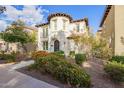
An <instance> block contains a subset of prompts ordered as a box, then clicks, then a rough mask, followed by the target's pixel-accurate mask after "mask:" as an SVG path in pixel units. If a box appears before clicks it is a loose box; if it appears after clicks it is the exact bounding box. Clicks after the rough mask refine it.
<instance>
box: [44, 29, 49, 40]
mask: <svg viewBox="0 0 124 93" xmlns="http://www.w3.org/2000/svg"><path fill="white" fill-rule="evenodd" d="M43 37H44V38H45V37H48V28H43Z"/></svg>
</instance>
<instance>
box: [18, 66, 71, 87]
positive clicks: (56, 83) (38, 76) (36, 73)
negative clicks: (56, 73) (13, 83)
mask: <svg viewBox="0 0 124 93" xmlns="http://www.w3.org/2000/svg"><path fill="white" fill-rule="evenodd" d="M17 71H19V72H21V73H24V74H26V75H29V76H31V77H33V78H36V79H38V80H42V81H44V82H47V83H49V84H51V85H54V86H57V87H60V88H69V86H68V85H67V84H63V83H61V82H59V81H58V80H56V79H55V78H53V77H52V76H51V75H49V74H43V73H41V72H39V71H36V70H28V67H23V68H19V69H17Z"/></svg>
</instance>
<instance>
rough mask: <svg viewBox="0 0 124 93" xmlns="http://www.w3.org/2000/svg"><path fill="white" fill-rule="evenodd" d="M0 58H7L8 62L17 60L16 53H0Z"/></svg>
mask: <svg viewBox="0 0 124 93" xmlns="http://www.w3.org/2000/svg"><path fill="white" fill-rule="evenodd" d="M0 59H2V60H7V61H8V62H15V60H16V55H15V54H0Z"/></svg>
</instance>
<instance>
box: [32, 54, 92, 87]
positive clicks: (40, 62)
mask: <svg viewBox="0 0 124 93" xmlns="http://www.w3.org/2000/svg"><path fill="white" fill-rule="evenodd" d="M34 65H35V66H32V67H35V68H36V69H38V70H39V71H41V72H42V73H43V72H44V73H49V74H50V75H52V76H53V77H55V78H56V79H58V80H59V81H61V82H62V83H66V84H70V85H71V86H72V87H90V77H89V75H88V74H87V73H86V72H85V71H84V70H83V69H82V68H80V67H79V66H78V65H75V64H70V63H68V62H67V61H66V60H64V59H61V58H60V57H58V56H56V55H54V54H51V55H48V56H46V57H41V58H39V59H37V61H36V62H35V64H34Z"/></svg>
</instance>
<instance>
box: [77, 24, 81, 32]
mask: <svg viewBox="0 0 124 93" xmlns="http://www.w3.org/2000/svg"><path fill="white" fill-rule="evenodd" d="M79 30H80V26H79V24H77V32H79Z"/></svg>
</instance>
